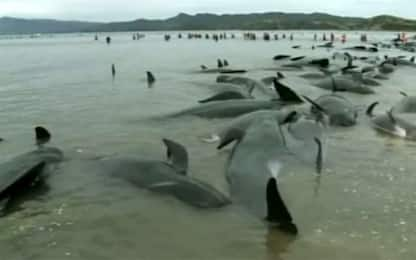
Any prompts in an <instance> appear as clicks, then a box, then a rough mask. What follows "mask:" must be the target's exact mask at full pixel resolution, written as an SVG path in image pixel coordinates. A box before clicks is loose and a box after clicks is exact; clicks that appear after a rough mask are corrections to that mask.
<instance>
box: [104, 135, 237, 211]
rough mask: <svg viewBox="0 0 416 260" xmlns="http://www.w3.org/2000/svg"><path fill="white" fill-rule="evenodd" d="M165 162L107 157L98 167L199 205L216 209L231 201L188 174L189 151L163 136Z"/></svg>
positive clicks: (113, 175)
mask: <svg viewBox="0 0 416 260" xmlns="http://www.w3.org/2000/svg"><path fill="white" fill-rule="evenodd" d="M163 143H164V144H165V146H166V148H167V157H168V161H167V162H166V161H159V160H146V159H139V158H108V159H104V160H101V161H97V164H98V165H97V166H98V167H99V170H100V171H102V172H103V173H105V174H108V175H110V176H112V177H115V178H120V179H122V180H125V181H127V182H128V183H131V184H132V185H134V186H137V187H139V188H142V189H147V190H149V191H152V192H156V193H162V194H168V195H171V196H173V197H175V198H177V199H178V200H180V201H183V202H184V203H186V204H189V205H191V206H194V207H198V208H219V207H222V206H225V205H227V204H229V203H230V200H229V199H228V198H227V197H226V196H225V195H224V194H222V193H221V192H219V191H218V190H217V189H215V188H214V187H213V186H211V185H209V184H206V183H204V182H202V181H199V180H197V179H195V178H192V177H190V176H188V152H187V151H186V148H185V147H183V146H182V145H181V144H178V143H176V142H174V141H171V140H168V139H163Z"/></svg>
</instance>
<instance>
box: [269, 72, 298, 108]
mask: <svg viewBox="0 0 416 260" xmlns="http://www.w3.org/2000/svg"><path fill="white" fill-rule="evenodd" d="M273 85H274V89H275V90H276V92H277V94H278V95H279V97H280V100H282V101H287V102H295V103H303V100H302V99H301V98H300V97H299V95H298V94H297V93H296V92H295V91H293V90H292V89H291V88H289V87H287V86H285V85H283V84H282V83H280V81H279V80H277V78H274V79H273Z"/></svg>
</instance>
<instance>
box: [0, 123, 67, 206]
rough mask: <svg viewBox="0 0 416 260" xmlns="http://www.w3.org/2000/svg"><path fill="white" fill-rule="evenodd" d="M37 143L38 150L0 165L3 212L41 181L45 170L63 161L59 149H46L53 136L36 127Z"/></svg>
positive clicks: (0, 198)
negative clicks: (16, 198) (14, 200)
mask: <svg viewBox="0 0 416 260" xmlns="http://www.w3.org/2000/svg"><path fill="white" fill-rule="evenodd" d="M35 132H36V143H37V144H38V146H39V147H38V148H37V149H35V150H33V151H30V152H27V153H24V154H21V155H19V156H16V157H14V158H12V159H11V160H9V161H6V162H4V163H2V164H0V202H2V204H3V210H5V211H6V210H7V208H8V206H9V205H8V204H9V203H8V202H11V201H13V199H14V198H15V197H18V196H20V195H21V194H22V193H24V192H25V190H26V189H28V188H29V187H30V186H33V185H34V184H35V183H36V182H37V181H38V180H40V179H41V178H42V177H44V176H43V174H44V173H45V168H46V167H47V166H48V165H50V164H53V163H57V162H60V161H62V159H63V153H62V151H61V150H59V149H58V148H54V147H46V146H44V144H45V143H47V142H48V141H49V140H50V138H51V135H50V133H49V132H48V131H47V130H46V129H45V128H43V127H36V128H35Z"/></svg>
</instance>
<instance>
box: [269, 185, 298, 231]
mask: <svg viewBox="0 0 416 260" xmlns="http://www.w3.org/2000/svg"><path fill="white" fill-rule="evenodd" d="M266 200H267V216H266V220H267V221H268V222H270V223H272V224H276V225H277V226H278V228H279V229H280V230H282V231H284V232H286V233H289V234H292V235H296V234H297V233H298V228H297V227H296V225H295V224H294V223H293V218H292V216H291V215H290V213H289V210H288V209H287V207H286V205H285V203H284V201H283V199H282V197H281V196H280V193H279V189H278V187H277V181H276V179H275V178H270V179H269V181H268V183H267V189H266Z"/></svg>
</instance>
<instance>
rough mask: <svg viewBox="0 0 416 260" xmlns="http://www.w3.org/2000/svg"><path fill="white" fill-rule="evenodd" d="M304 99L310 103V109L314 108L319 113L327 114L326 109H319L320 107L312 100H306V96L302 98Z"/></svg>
mask: <svg viewBox="0 0 416 260" xmlns="http://www.w3.org/2000/svg"><path fill="white" fill-rule="evenodd" d="M302 97H303V98H304V99H306V101H308V102H309V103H311V105H312V107H313V108H315V109H316V110H318V111H319V112H321V113H325V114H326V113H327V112H326V109H325V108H323V107H321V106H320V105H318V104H317V103H316V102H315V101H313V100H312V99H310V98H308V97H307V96H302Z"/></svg>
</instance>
